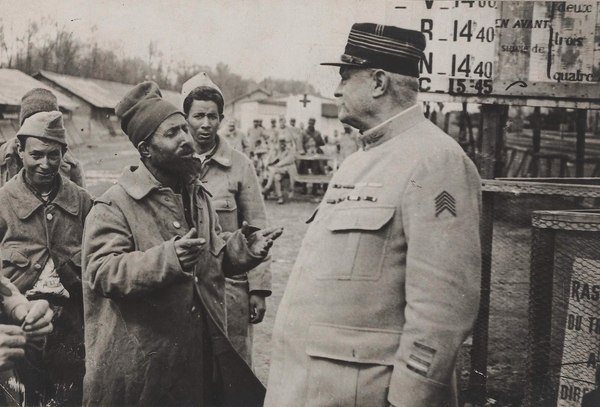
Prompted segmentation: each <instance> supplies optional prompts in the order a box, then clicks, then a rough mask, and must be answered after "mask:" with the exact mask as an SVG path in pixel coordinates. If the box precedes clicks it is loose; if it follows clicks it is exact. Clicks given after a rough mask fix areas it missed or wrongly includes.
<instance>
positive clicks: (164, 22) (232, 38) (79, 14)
mask: <svg viewBox="0 0 600 407" xmlns="http://www.w3.org/2000/svg"><path fill="white" fill-rule="evenodd" d="M385 4H386V3H385V0H212V1H209V0H180V1H176V0H128V1H113V0H96V1H73V0H45V1H38V0H21V1H14V0H13V1H7V0H0V10H1V13H0V17H1V18H2V19H3V20H4V22H5V23H7V22H9V23H10V24H12V25H13V27H14V30H15V31H19V30H23V29H24V27H26V26H27V22H28V20H30V19H37V18H38V17H43V16H50V17H52V18H53V19H55V20H57V21H58V22H59V23H64V25H65V26H66V27H67V28H68V29H70V30H72V31H73V32H74V34H75V35H76V36H79V37H80V38H88V37H89V35H90V27H91V26H93V25H95V26H97V31H96V34H95V35H96V37H97V39H98V40H99V42H101V43H102V44H105V45H109V46H113V47H115V48H117V49H119V48H120V49H122V50H123V51H124V52H125V53H128V54H130V55H136V56H141V57H147V55H148V43H149V42H150V41H151V40H153V41H156V42H157V43H158V48H159V50H160V51H161V52H162V54H163V58H164V59H165V61H169V60H175V61H178V60H182V61H188V62H190V63H199V64H203V65H209V66H215V64H216V63H217V62H224V63H226V64H228V65H229V66H230V68H231V70H232V71H233V72H236V73H239V74H241V75H242V76H244V77H250V78H252V79H255V80H257V81H259V80H262V79H263V78H265V77H269V76H270V77H273V78H285V79H299V80H307V81H309V82H310V83H312V84H313V85H315V86H316V87H317V89H319V90H320V91H321V92H323V94H324V95H326V96H331V95H332V94H333V89H335V86H336V85H337V78H338V77H337V70H336V69H335V68H331V67H321V66H319V65H318V64H319V62H322V61H323V60H326V59H329V60H330V59H331V58H333V59H334V60H337V59H338V58H339V55H340V54H341V53H342V51H343V48H344V45H345V42H346V38H347V35H348V31H349V29H350V26H351V25H352V23H354V22H366V21H369V22H378V23H379V22H380V23H383V22H385V8H386V7H385Z"/></svg>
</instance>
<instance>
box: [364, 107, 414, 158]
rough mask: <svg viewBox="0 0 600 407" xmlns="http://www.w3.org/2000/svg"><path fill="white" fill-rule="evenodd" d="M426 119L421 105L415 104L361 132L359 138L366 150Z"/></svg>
mask: <svg viewBox="0 0 600 407" xmlns="http://www.w3.org/2000/svg"><path fill="white" fill-rule="evenodd" d="M424 120H426V119H425V116H424V115H423V112H422V110H421V107H420V106H419V105H418V104H415V105H413V106H411V107H409V108H408V109H405V110H403V111H401V112H400V113H398V114H395V115H394V116H392V117H390V118H389V119H386V120H384V121H383V122H381V123H379V124H378V125H377V126H375V127H372V128H370V129H369V130H366V131H364V132H363V133H359V135H358V140H359V141H360V142H361V143H362V146H363V150H365V151H366V150H369V149H370V148H373V147H376V146H378V145H380V144H382V143H384V142H386V141H387V140H389V139H391V138H393V137H395V136H397V135H398V134H400V133H402V132H403V131H406V130H408V129H409V128H411V127H413V126H414V125H415V124H417V123H419V122H421V121H424Z"/></svg>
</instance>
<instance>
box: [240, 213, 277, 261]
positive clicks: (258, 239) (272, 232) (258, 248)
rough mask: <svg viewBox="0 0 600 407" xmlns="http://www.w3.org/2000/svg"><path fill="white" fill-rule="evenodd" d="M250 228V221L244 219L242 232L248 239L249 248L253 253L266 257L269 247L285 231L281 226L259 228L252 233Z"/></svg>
mask: <svg viewBox="0 0 600 407" xmlns="http://www.w3.org/2000/svg"><path fill="white" fill-rule="evenodd" d="M249 230H250V227H249V225H248V222H246V221H244V222H243V223H242V233H243V234H244V236H246V239H247V240H248V248H249V249H250V252H251V253H252V254H254V255H255V256H259V257H266V256H267V254H268V253H269V249H270V248H271V246H273V242H274V241H275V240H276V239H277V238H278V237H279V236H281V234H282V233H283V228H281V227H279V228H268V229H261V230H257V231H256V232H254V233H252V234H250V235H249Z"/></svg>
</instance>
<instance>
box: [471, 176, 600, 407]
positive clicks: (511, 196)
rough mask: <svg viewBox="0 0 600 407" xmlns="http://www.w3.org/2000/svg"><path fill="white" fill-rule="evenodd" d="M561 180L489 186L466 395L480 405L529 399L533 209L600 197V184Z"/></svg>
mask: <svg viewBox="0 0 600 407" xmlns="http://www.w3.org/2000/svg"><path fill="white" fill-rule="evenodd" d="M555 181H558V180H543V179H536V180H535V182H532V181H528V180H485V181H484V182H483V210H482V225H481V235H482V294H481V303H480V310H479V315H478V318H477V321H476V324H475V328H474V332H473V345H472V349H471V354H470V366H471V369H470V373H469V378H468V386H467V387H468V390H467V393H466V394H467V395H468V396H467V397H466V398H468V399H472V400H473V401H477V402H478V403H477V404H480V405H482V404H483V403H484V402H485V398H486V397H487V398H489V399H492V400H493V403H495V404H496V405H500V406H511V405H514V406H516V405H519V404H520V403H521V401H522V400H523V395H524V389H525V383H526V357H525V355H526V354H527V350H528V339H527V338H528V335H527V332H528V305H529V293H530V265H531V256H532V251H531V245H532V229H531V215H532V213H533V211H535V210H550V209H553V210H555V209H581V208H587V207H591V206H593V205H594V202H595V200H596V199H597V198H600V186H597V185H592V184H593V183H594V182H599V181H600V180H589V179H587V180H582V179H562V180H561V181H562V182H563V183H562V184H559V183H558V182H555ZM568 182H572V183H573V184H567V183H568ZM577 182H582V183H584V184H583V185H580V184H576V183H577ZM585 183H587V184H589V185H585ZM462 386H463V388H464V386H465V382H464V381H463V383H462Z"/></svg>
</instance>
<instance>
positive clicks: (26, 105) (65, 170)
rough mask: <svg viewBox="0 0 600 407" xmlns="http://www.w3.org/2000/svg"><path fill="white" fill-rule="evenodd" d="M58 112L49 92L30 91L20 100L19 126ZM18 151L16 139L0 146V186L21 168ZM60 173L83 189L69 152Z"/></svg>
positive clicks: (79, 171) (77, 165)
mask: <svg viewBox="0 0 600 407" xmlns="http://www.w3.org/2000/svg"><path fill="white" fill-rule="evenodd" d="M58 110H59V109H58V101H57V100H56V96H55V95H54V94H53V93H52V92H51V91H49V90H47V89H43V88H35V89H32V90H30V91H29V92H27V93H26V94H25V95H23V97H22V98H21V110H20V112H19V126H22V125H23V121H25V119H27V118H28V117H29V116H31V115H33V114H35V113H39V112H51V111H58ZM18 150H19V148H18V141H17V138H16V137H15V138H12V139H10V140H8V141H7V142H6V143H4V144H2V145H1V146H0V186H2V185H4V184H6V182H7V181H8V180H9V179H11V178H12V177H14V176H15V175H17V173H18V172H19V171H20V170H21V168H23V162H22V161H21V158H20V157H19V151H18ZM60 173H61V175H62V176H63V177H65V178H67V179H69V180H71V181H73V182H74V183H75V184H77V185H79V186H80V187H82V188H85V179H84V175H83V168H82V167H81V163H80V162H79V161H78V160H77V159H76V158H75V157H74V156H73V153H71V151H70V150H67V151H66V152H65V154H64V155H63V160H62V162H61V164H60Z"/></svg>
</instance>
